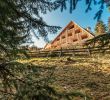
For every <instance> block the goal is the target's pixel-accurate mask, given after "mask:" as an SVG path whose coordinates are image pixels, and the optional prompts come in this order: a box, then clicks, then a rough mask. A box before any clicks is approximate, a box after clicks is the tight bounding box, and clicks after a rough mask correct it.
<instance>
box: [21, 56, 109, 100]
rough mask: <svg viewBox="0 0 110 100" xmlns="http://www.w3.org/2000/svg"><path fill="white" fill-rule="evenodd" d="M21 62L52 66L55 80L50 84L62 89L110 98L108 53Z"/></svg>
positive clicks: (97, 99)
mask: <svg viewBox="0 0 110 100" xmlns="http://www.w3.org/2000/svg"><path fill="white" fill-rule="evenodd" d="M21 62H23V63H27V62H28V63H33V64H35V65H41V66H42V65H43V66H45V67H49V66H54V67H55V71H54V74H53V75H54V77H55V81H54V82H53V83H52V85H53V86H56V87H62V88H63V90H62V91H80V92H82V93H85V94H87V95H89V96H90V97H92V100H110V56H109V55H94V56H90V57H86V56H85V57H84V56H83V57H79V56H78V57H71V58H68V57H60V58H59V57H56V58H33V59H30V60H21ZM59 89H60V88H59ZM76 100H80V99H76ZM81 100H82V99H81Z"/></svg>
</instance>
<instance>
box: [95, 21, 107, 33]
mask: <svg viewBox="0 0 110 100" xmlns="http://www.w3.org/2000/svg"><path fill="white" fill-rule="evenodd" d="M106 30H107V29H106V25H105V24H104V22H103V21H98V22H97V23H96V26H95V34H96V35H100V34H104V33H106Z"/></svg>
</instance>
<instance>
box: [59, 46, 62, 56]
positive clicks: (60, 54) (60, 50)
mask: <svg viewBox="0 0 110 100" xmlns="http://www.w3.org/2000/svg"><path fill="white" fill-rule="evenodd" d="M61 56H62V47H61V49H60V54H59V57H61Z"/></svg>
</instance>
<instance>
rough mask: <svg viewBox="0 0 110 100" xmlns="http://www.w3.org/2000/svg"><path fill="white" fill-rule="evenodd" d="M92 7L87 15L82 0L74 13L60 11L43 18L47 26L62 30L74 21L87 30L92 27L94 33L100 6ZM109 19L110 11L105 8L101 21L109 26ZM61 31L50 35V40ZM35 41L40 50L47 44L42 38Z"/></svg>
mask: <svg viewBox="0 0 110 100" xmlns="http://www.w3.org/2000/svg"><path fill="white" fill-rule="evenodd" d="M91 7H92V10H91V11H89V12H88V13H85V10H86V8H87V6H86V5H85V2H84V1H83V0H81V1H80V2H78V5H77V7H76V9H75V10H74V11H73V12H72V13H70V12H69V9H67V10H64V11H63V12H61V10H60V9H58V10H56V11H52V12H48V13H47V14H45V15H43V16H42V17H43V19H44V21H45V22H46V23H47V24H49V25H54V26H55V25H56V26H61V27H62V29H63V28H64V27H65V26H66V25H67V24H68V23H69V22H70V21H74V22H76V23H77V24H79V25H80V26H81V27H83V28H87V27H88V26H89V27H91V30H92V32H94V27H95V24H96V22H97V20H94V16H95V13H96V12H97V11H98V9H99V6H97V5H96V6H95V5H92V6H91ZM108 17H110V11H109V10H108V8H106V6H105V7H104V10H103V14H102V17H101V20H103V21H104V23H105V24H107V21H108ZM62 29H61V30H62ZM61 30H59V31H58V32H57V33H56V34H53V35H52V34H51V35H48V37H49V40H53V39H54V38H55V37H56V36H57V35H58V34H59V33H60V31H61ZM33 41H34V46H37V47H40V48H43V47H44V46H45V45H46V42H45V41H44V40H43V39H42V38H40V39H36V38H35V37H34V36H33Z"/></svg>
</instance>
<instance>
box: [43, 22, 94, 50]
mask: <svg viewBox="0 0 110 100" xmlns="http://www.w3.org/2000/svg"><path fill="white" fill-rule="evenodd" d="M92 38H94V35H93V34H92V33H91V32H90V31H89V30H87V29H84V28H82V27H80V26H79V25H77V24H76V23H75V22H73V21H71V22H70V23H69V24H68V25H67V26H66V27H65V28H64V29H63V30H62V31H61V32H60V34H59V35H58V36H57V37H56V38H55V39H54V40H53V41H52V42H51V43H50V44H47V45H46V46H45V47H44V49H61V48H69V47H73V46H76V45H81V46H82V45H83V44H84V43H85V42H86V41H87V40H89V39H92Z"/></svg>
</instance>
